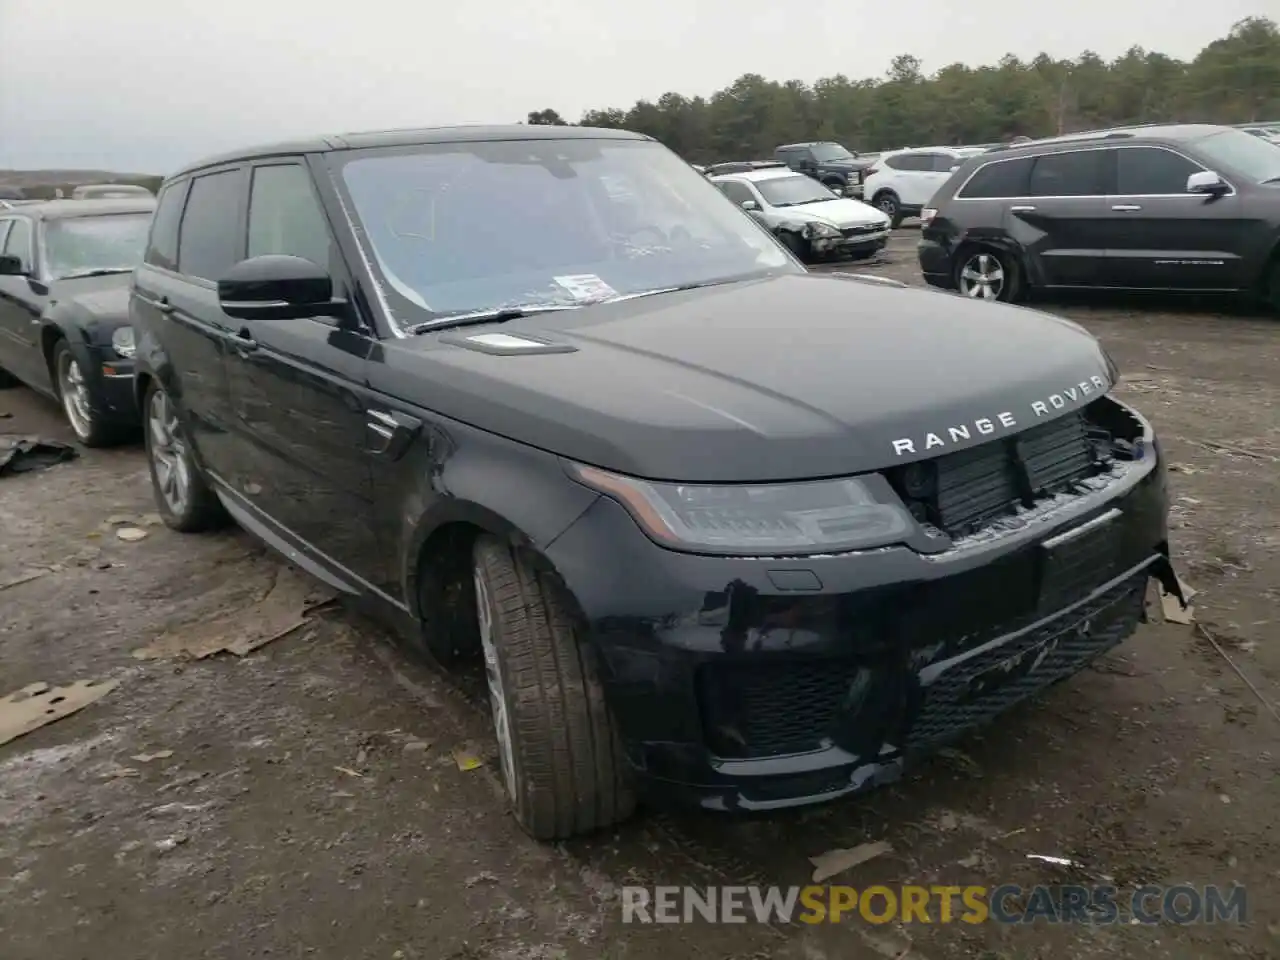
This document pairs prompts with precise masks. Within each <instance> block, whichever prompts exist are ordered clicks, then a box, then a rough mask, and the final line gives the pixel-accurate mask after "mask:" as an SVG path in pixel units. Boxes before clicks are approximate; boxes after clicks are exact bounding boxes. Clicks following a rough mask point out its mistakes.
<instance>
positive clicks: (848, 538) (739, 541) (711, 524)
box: [570, 464, 912, 556]
mask: <svg viewBox="0 0 1280 960" xmlns="http://www.w3.org/2000/svg"><path fill="white" fill-rule="evenodd" d="M570 469H571V472H572V473H573V475H574V476H575V477H576V478H577V479H578V480H580V481H581V482H582V483H584V484H586V485H587V486H589V487H591V488H592V489H594V490H598V491H600V492H601V493H603V494H606V495H607V496H609V497H611V498H613V499H614V500H617V501H618V502H619V503H621V504H622V505H623V506H624V507H626V508H627V511H628V512H629V513H630V514H631V516H632V517H633V518H635V520H636V522H637V523H638V524H640V526H641V528H642V529H643V530H644V531H645V533H647V534H648V535H649V536H650V537H651V538H652V539H654V540H656V541H657V542H658V543H660V544H661V545H663V546H665V547H670V548H671V549H673V550H684V551H686V552H689V553H716V554H727V555H731V556H753V555H757V554H762V555H768V556H779V555H783V554H791V555H806V554H812V553H839V552H843V551H847V550H862V549H867V548H869V547H881V546H885V545H887V544H891V543H898V542H900V541H902V540H903V539H904V538H905V537H906V536H907V535H908V534H909V533H910V531H911V529H912V520H911V517H910V516H909V515H908V514H907V512H906V510H904V509H903V508H902V507H901V506H900V505H898V504H896V503H880V502H878V501H877V500H876V499H875V498H874V497H873V496H872V495H871V492H870V491H869V490H868V489H867V488H866V486H865V485H864V484H863V483H862V482H861V481H859V480H855V479H852V478H850V479H844V480H819V481H814V482H803V483H781V484H768V485H763V484H762V485H749V484H734V485H723V486H717V485H710V484H675V483H653V482H650V481H648V480H637V479H635V478H634V477H624V476H621V475H619V474H616V473H610V472H609V471H607V470H600V469H598V468H596V467H588V466H583V465H581V464H571V465H570Z"/></svg>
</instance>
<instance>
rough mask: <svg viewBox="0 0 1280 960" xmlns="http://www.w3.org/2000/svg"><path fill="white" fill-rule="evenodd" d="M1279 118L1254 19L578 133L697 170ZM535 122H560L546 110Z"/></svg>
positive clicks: (1268, 27)
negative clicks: (1177, 46)
mask: <svg viewBox="0 0 1280 960" xmlns="http://www.w3.org/2000/svg"><path fill="white" fill-rule="evenodd" d="M1175 120H1179V121H1201V122H1212V123H1245V122H1249V121H1255V120H1276V121H1280V28H1277V25H1276V23H1275V21H1273V20H1271V19H1268V18H1266V17H1250V18H1247V19H1245V20H1241V21H1240V22H1238V23H1237V24H1235V26H1233V27H1232V28H1231V30H1230V32H1229V33H1228V34H1227V35H1226V36H1225V37H1222V38H1220V39H1218V40H1214V41H1213V42H1212V43H1210V44H1209V45H1208V46H1206V47H1205V48H1204V49H1203V50H1201V51H1200V53H1199V55H1197V56H1196V58H1195V59H1194V60H1190V61H1184V60H1178V59H1175V58H1174V57H1169V56H1166V55H1165V54H1162V53H1154V52H1150V51H1147V50H1144V49H1143V48H1142V47H1138V46H1135V47H1132V48H1130V49H1129V51H1128V52H1127V53H1125V54H1124V55H1123V56H1121V57H1118V58H1117V59H1115V60H1113V61H1111V62H1110V63H1108V62H1106V61H1105V60H1103V59H1102V58H1101V57H1099V56H1098V55H1097V54H1096V53H1093V52H1091V51H1086V52H1085V53H1082V54H1081V55H1080V56H1079V57H1077V58H1076V59H1074V60H1055V59H1053V58H1052V57H1050V56H1048V55H1047V54H1043V53H1042V54H1040V55H1039V56H1038V57H1036V58H1034V59H1033V60H1030V61H1024V60H1020V59H1018V58H1017V57H1015V56H1014V55H1012V54H1009V55H1007V56H1005V57H1004V58H1003V59H1001V60H1000V62H999V63H998V64H996V65H995V66H985V67H969V66H965V65H964V64H962V63H953V64H951V65H950V66H946V67H943V68H942V69H940V70H938V71H937V72H936V73H933V74H930V75H926V74H925V73H924V70H923V66H922V64H921V62H920V61H919V60H918V59H916V58H915V57H912V56H909V55H906V54H903V55H902V56H899V57H896V58H894V60H893V63H892V66H891V67H890V68H889V70H888V73H887V75H886V76H885V77H884V78H883V79H879V80H875V79H866V80H851V79H850V78H849V77H848V76H846V75H844V74H837V75H835V76H833V77H824V78H823V79H821V80H818V81H817V82H815V83H813V84H812V85H810V84H806V83H803V82H801V81H799V80H787V81H784V82H778V81H775V80H766V79H765V78H764V77H762V76H760V75H759V74H754V73H748V74H744V75H743V76H741V77H739V78H738V79H737V80H735V81H734V82H733V83H732V84H730V85H729V86H728V87H726V88H724V89H723V90H720V91H717V92H716V93H714V94H712V95H711V96H710V97H686V96H684V95H682V94H679V93H665V94H663V95H662V96H661V97H659V98H658V99H657V100H656V101H650V100H640V101H638V102H637V103H635V104H634V105H633V106H632V107H630V108H629V109H622V108H616V107H614V108H605V109H595V110H588V111H586V113H584V114H583V116H582V118H581V120H580V121H579V123H580V124H581V125H582V126H594V127H613V128H622V129H627V130H634V131H636V132H637V133H644V134H648V135H649V136H652V137H654V138H656V139H658V140H660V141H662V142H663V143H664V144H666V145H667V146H668V147H670V148H671V149H672V150H674V151H676V152H677V153H679V154H680V155H681V156H683V157H685V159H687V160H689V161H690V162H693V163H711V162H714V161H717V160H742V159H752V158H756V157H762V156H768V155H770V154H772V152H773V148H774V147H775V146H777V145H778V144H781V143H788V142H793V141H804V140H834V141H837V142H839V143H842V144H844V145H845V146H846V147H848V148H849V149H851V150H857V151H860V152H868V151H876V150H889V149H895V148H898V147H906V146H926V145H934V146H941V145H944V144H953V145H958V144H971V143H995V142H1001V141H1006V140H1008V139H1010V138H1012V137H1015V136H1029V137H1044V136H1053V135H1055V134H1060V133H1071V132H1074V131H1077V130H1087V129H1097V128H1099V127H1109V126H1119V125H1123V124H1131V123H1148V122H1165V121H1175ZM525 122H527V123H532V124H555V123H566V122H568V121H566V120H565V119H564V118H563V117H562V116H561V115H560V114H559V113H557V112H556V111H555V110H552V109H544V110H536V111H533V112H532V113H530V114H529V115H528V117H527V119H526V121H525Z"/></svg>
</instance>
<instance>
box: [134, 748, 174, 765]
mask: <svg viewBox="0 0 1280 960" xmlns="http://www.w3.org/2000/svg"><path fill="white" fill-rule="evenodd" d="M172 756H173V751H172V750H157V751H156V752H155V753H138V754H134V755H133V756H132V757H130V758H129V759H130V760H136V761H138V763H150V762H151V761H152V760H168V759H169V758H170V757H172Z"/></svg>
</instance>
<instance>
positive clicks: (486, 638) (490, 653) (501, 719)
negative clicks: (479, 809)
mask: <svg viewBox="0 0 1280 960" xmlns="http://www.w3.org/2000/svg"><path fill="white" fill-rule="evenodd" d="M475 583H476V616H477V618H478V620H479V626H480V646H481V647H482V648H483V650H484V673H485V679H486V681H487V682H488V687H489V706H490V709H491V710H492V711H493V729H494V734H495V735H496V736H497V738H498V757H499V760H500V762H501V764H502V779H503V782H504V783H506V786H507V796H508V797H510V798H511V799H512V800H513V801H514V800H515V798H516V764H515V753H514V749H513V747H512V745H511V719H510V715H509V714H508V712H507V696H506V687H505V686H504V685H503V682H502V670H501V667H500V666H499V664H498V648H497V645H496V644H495V643H494V639H493V612H492V610H491V608H490V606H489V588H488V586H487V585H486V584H485V578H484V575H483V573H482V572H481V569H480V567H479V565H477V566H476V570H475Z"/></svg>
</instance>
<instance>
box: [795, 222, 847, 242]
mask: <svg viewBox="0 0 1280 960" xmlns="http://www.w3.org/2000/svg"><path fill="white" fill-rule="evenodd" d="M804 233H805V236H806V237H809V238H810V239H823V238H826V237H838V236H840V231H839V230H837V229H836V228H835V227H833V226H832V225H831V224H829V223H823V222H822V221H821V220H810V221H809V222H808V223H806V224H805V226H804Z"/></svg>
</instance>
